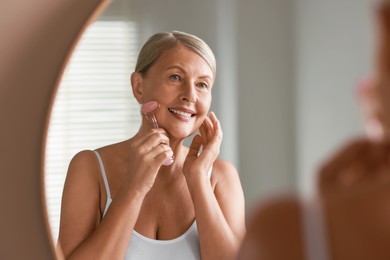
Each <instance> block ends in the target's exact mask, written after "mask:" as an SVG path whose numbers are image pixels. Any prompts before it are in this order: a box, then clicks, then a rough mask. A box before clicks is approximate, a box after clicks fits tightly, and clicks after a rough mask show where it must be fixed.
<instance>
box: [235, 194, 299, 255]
mask: <svg viewBox="0 0 390 260" xmlns="http://www.w3.org/2000/svg"><path fill="white" fill-rule="evenodd" d="M301 229H302V228H301V202H300V200H299V198H298V197H297V196H291V195H290V196H280V197H275V198H270V199H267V200H265V201H263V202H262V203H261V204H259V205H258V206H257V207H256V208H255V210H254V211H253V212H252V214H251V215H250V218H249V223H248V228H247V230H248V233H247V236H246V238H245V241H244V243H243V246H242V250H241V252H240V255H241V258H240V259H244V260H245V259H247V260H249V259H304V258H303V250H302V249H303V243H302V232H301Z"/></svg>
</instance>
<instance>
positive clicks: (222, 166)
mask: <svg viewBox="0 0 390 260" xmlns="http://www.w3.org/2000/svg"><path fill="white" fill-rule="evenodd" d="M211 182H212V183H213V184H214V185H215V184H217V183H218V185H221V184H227V183H229V182H233V183H240V177H239V175H238V172H237V169H236V167H235V166H234V165H233V164H232V163H231V162H229V161H226V160H216V161H215V163H214V165H213V171H212V175H211Z"/></svg>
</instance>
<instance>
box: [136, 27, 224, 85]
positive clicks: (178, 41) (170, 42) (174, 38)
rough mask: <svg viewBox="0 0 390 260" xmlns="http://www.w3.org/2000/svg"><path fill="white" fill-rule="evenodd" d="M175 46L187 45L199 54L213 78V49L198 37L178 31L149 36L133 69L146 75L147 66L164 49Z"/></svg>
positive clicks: (215, 69) (214, 64) (153, 61)
mask: <svg viewBox="0 0 390 260" xmlns="http://www.w3.org/2000/svg"><path fill="white" fill-rule="evenodd" d="M177 46H184V47H187V48H189V49H190V50H192V51H193V52H195V53H196V54H198V55H199V56H201V57H202V58H203V59H204V60H205V61H206V62H207V64H208V65H209V66H210V68H211V71H212V72H213V76H214V79H215V76H216V73H217V65H216V61H215V56H214V54H213V51H212V50H211V49H210V47H209V46H208V45H207V44H206V43H205V42H204V41H203V40H202V39H200V38H199V37H197V36H195V35H192V34H188V33H184V32H179V31H173V32H162V33H156V34H154V35H153V36H151V37H150V38H149V39H148V40H147V42H146V43H145V44H144V46H143V47H142V49H141V51H140V53H139V55H138V59H137V64H136V66H135V71H136V72H140V73H142V74H144V75H146V73H147V72H148V70H149V68H150V67H151V66H152V65H153V64H154V63H155V62H156V60H157V59H158V58H159V57H160V55H161V54H162V53H163V52H164V51H165V50H167V49H171V48H174V47H177Z"/></svg>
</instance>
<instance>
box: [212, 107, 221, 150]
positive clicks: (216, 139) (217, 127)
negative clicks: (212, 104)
mask: <svg viewBox="0 0 390 260" xmlns="http://www.w3.org/2000/svg"><path fill="white" fill-rule="evenodd" d="M210 122H211V123H212V124H213V135H212V138H211V140H210V143H212V145H218V146H220V145H221V142H222V136H223V133H222V128H221V124H220V122H219V120H218V119H217V116H216V115H215V114H214V113H213V112H211V113H210Z"/></svg>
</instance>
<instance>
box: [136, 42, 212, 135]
mask: <svg viewBox="0 0 390 260" xmlns="http://www.w3.org/2000/svg"><path fill="white" fill-rule="evenodd" d="M213 82H214V77H213V73H212V70H211V68H210V67H209V65H208V64H207V62H206V61H205V60H204V59H203V58H202V57H201V56H199V55H198V54H196V53H195V52H193V51H192V50H190V49H188V48H186V47H183V46H178V47H175V48H172V49H169V50H166V51H164V52H163V53H162V55H161V56H160V57H159V58H158V59H157V60H156V62H155V63H154V64H153V66H152V67H150V69H149V70H148V72H147V73H146V75H144V76H143V78H142V83H141V85H142V103H146V102H149V101H157V102H158V103H159V104H160V109H159V110H158V112H157V113H156V118H157V121H158V124H159V126H160V127H161V128H164V129H165V130H166V131H167V133H168V134H169V135H170V136H171V137H175V138H178V139H181V138H185V137H187V136H190V135H191V134H193V133H194V132H195V131H196V130H197V129H198V128H199V127H200V126H201V124H202V122H203V120H204V119H205V117H206V115H207V113H208V111H209V109H210V104H211V88H212V84H213Z"/></svg>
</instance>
